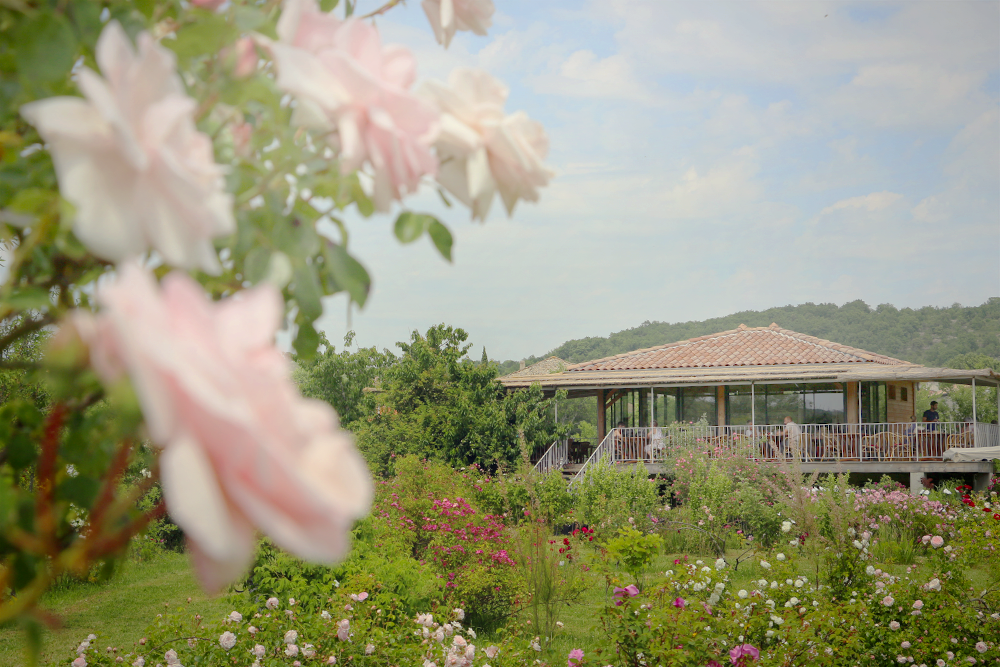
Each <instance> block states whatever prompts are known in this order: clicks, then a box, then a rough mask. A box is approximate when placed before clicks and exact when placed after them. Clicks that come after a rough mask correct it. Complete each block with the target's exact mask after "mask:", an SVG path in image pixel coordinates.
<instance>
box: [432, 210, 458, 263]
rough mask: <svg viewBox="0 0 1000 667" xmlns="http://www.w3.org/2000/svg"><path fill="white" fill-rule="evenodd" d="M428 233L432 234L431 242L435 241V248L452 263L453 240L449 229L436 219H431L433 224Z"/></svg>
mask: <svg viewBox="0 0 1000 667" xmlns="http://www.w3.org/2000/svg"><path fill="white" fill-rule="evenodd" d="M427 233H428V234H430V237H431V240H432V241H434V247H435V248H437V249H438V252H439V253H441V256H442V257H444V258H445V259H446V260H448V261H449V262H450V261H452V260H451V246H452V243H453V239H452V237H451V232H450V231H448V228H447V227H445V226H444V225H443V224H441V223H440V222H438V220H437V219H436V218H431V222H430V224H429V225H428V226H427Z"/></svg>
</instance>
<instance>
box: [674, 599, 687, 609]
mask: <svg viewBox="0 0 1000 667" xmlns="http://www.w3.org/2000/svg"><path fill="white" fill-rule="evenodd" d="M685 604H686V603H685V602H684V598H677V599H676V600H674V606H675V607H677V608H678V609H683V608H684V606H685Z"/></svg>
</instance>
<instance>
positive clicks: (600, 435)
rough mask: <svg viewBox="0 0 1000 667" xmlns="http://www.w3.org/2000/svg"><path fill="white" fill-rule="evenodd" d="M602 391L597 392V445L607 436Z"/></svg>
mask: <svg viewBox="0 0 1000 667" xmlns="http://www.w3.org/2000/svg"><path fill="white" fill-rule="evenodd" d="M604 408H605V406H604V390H603V389H598V390H597V444H601V443H602V442H603V441H604V436H606V435H607V434H608V428H607V423H606V422H607V419H606V418H605V415H604Z"/></svg>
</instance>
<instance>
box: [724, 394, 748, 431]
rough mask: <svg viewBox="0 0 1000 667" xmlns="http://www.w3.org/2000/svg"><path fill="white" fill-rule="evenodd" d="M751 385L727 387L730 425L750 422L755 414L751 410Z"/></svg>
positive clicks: (727, 408)
mask: <svg viewBox="0 0 1000 667" xmlns="http://www.w3.org/2000/svg"><path fill="white" fill-rule="evenodd" d="M750 398H751V392H750V387H726V423H727V424H729V425H730V426H743V425H744V424H749V423H750V420H751V418H752V417H753V416H754V415H753V413H752V412H751V410H750Z"/></svg>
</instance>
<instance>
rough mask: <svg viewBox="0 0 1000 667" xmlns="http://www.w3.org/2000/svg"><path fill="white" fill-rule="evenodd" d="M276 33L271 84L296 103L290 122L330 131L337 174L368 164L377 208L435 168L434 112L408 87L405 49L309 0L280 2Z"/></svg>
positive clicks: (410, 63) (412, 63) (412, 69)
mask: <svg viewBox="0 0 1000 667" xmlns="http://www.w3.org/2000/svg"><path fill="white" fill-rule="evenodd" d="M278 37H279V40H278V41H277V42H268V46H269V48H270V49H271V51H272V53H273V54H274V61H275V65H276V66H277V69H278V78H277V84H278V87H279V88H281V89H282V90H284V91H285V92H288V93H291V94H292V95H294V96H295V98H296V100H297V102H298V106H297V108H296V115H295V118H294V120H295V122H297V123H299V124H302V125H306V126H309V127H312V128H315V129H319V130H322V131H324V132H330V133H331V134H330V137H331V140H332V142H333V143H334V145H335V146H336V147H337V148H338V149H339V150H340V167H341V171H342V172H343V173H345V174H346V173H348V172H351V171H354V170H356V169H359V168H360V167H361V166H362V165H363V164H365V163H368V164H370V165H371V168H372V170H373V172H374V186H373V187H374V190H373V200H374V203H375V206H376V208H377V209H378V210H379V211H388V210H389V206H390V204H391V203H392V200H393V199H399V198H401V197H402V195H404V194H406V193H408V192H414V191H416V189H417V188H418V187H419V185H420V180H421V178H422V177H423V176H424V175H425V174H426V175H434V174H435V173H436V171H437V158H435V156H434V154H433V153H432V151H431V145H432V144H433V142H434V137H435V136H436V134H437V130H438V113H437V111H436V110H435V109H434V108H433V107H432V106H431V105H429V104H427V103H426V102H424V101H422V100H420V99H419V98H417V97H416V96H414V95H413V93H412V92H411V91H410V87H411V86H412V85H413V81H414V79H415V78H416V67H417V66H416V60H414V58H413V55H412V54H411V53H410V52H409V51H407V50H406V49H405V48H403V47H401V46H383V45H382V41H381V38H380V37H379V33H378V30H376V29H375V27H374V26H372V25H370V24H368V23H366V22H363V21H359V20H356V19H349V20H347V21H341V20H339V19H337V18H335V17H334V16H333V14H324V13H322V12H320V10H319V7H318V6H317V4H316V0H286V2H285V5H284V10H283V11H282V13H281V18H280V19H279V21H278Z"/></svg>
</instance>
